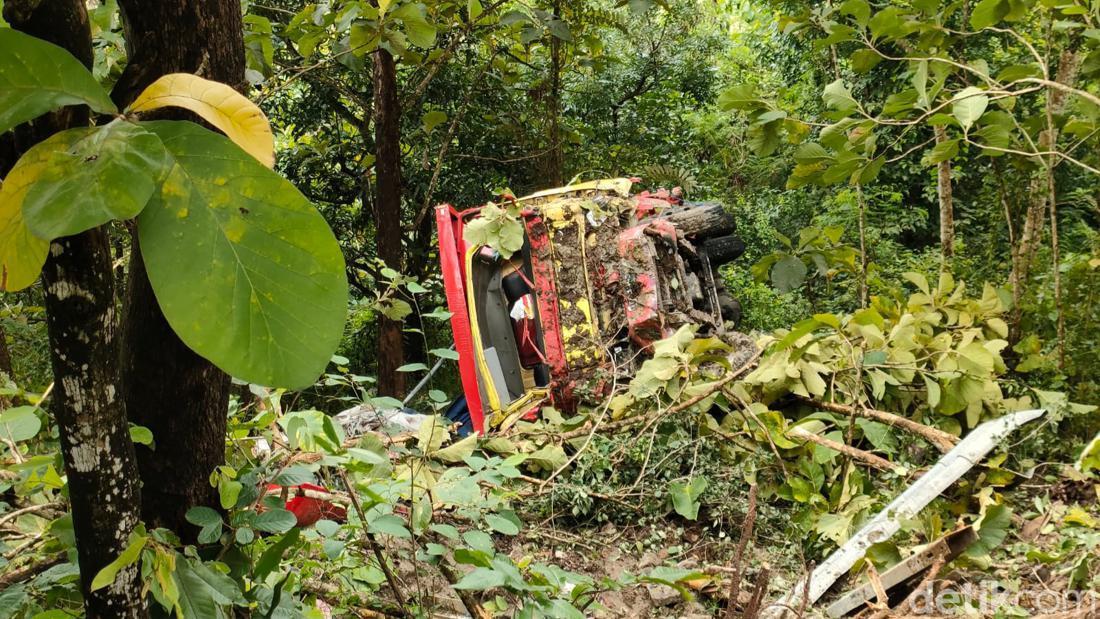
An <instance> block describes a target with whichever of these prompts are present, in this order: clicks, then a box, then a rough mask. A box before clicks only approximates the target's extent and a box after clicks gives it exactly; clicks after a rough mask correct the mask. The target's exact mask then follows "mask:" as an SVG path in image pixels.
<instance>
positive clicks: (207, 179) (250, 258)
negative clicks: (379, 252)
mask: <svg viewBox="0 0 1100 619" xmlns="http://www.w3.org/2000/svg"><path fill="white" fill-rule="evenodd" d="M143 124H144V125H145V126H146V127H147V128H148V129H149V130H151V131H152V132H153V133H156V134H157V135H158V136H160V138H161V141H162V142H163V143H164V146H165V148H166V149H167V150H168V153H169V156H170V157H171V158H172V164H171V168H170V171H169V172H168V175H167V177H166V178H165V180H164V184H163V185H162V187H161V189H160V191H158V192H157V193H156V194H154V196H153V198H152V199H151V200H150V202H149V204H148V206H146V208H145V210H144V211H143V212H142V214H141V217H140V218H139V219H138V232H139V238H140V243H141V255H142V257H143V258H144V260H145V264H146V267H147V269H148V271H149V282H150V283H151V284H152V286H153V291H154V292H155V293H156V296H157V301H158V302H159V303H160V307H161V309H162V310H163V311H164V316H165V318H167V319H168V323H169V324H170V325H172V328H173V329H174V330H175V331H176V333H177V334H178V335H179V336H180V339H182V340H183V341H184V343H186V344H187V345H188V346H190V347H191V348H192V349H193V350H195V351H196V352H197V353H199V354H200V355H202V356H203V357H206V358H207V359H209V360H210V361H211V362H213V363H214V364H215V365H217V366H218V367H220V368H221V369H223V370H225V371H226V372H228V373H229V374H232V375H233V376H235V377H237V378H240V379H242V380H246V381H249V382H253V383H261V384H264V385H269V386H279V387H288V388H292V389H293V388H301V387H305V386H307V385H309V384H311V383H312V382H313V380H314V379H316V378H317V376H318V375H320V373H321V372H322V371H323V370H324V368H325V366H326V365H327V364H328V361H329V358H330V357H331V356H332V353H333V351H334V350H336V345H337V343H338V342H339V340H340V336H341V335H342V333H343V329H344V319H345V317H346V313H347V279H346V277H345V274H344V258H343V255H342V254H341V252H340V246H339V245H338V244H337V243H336V238H335V237H334V236H333V234H332V231H331V230H330V229H329V227H328V224H326V223H325V220H324V218H322V217H321V214H320V213H318V212H317V210H316V209H315V208H314V207H313V205H311V204H310V203H309V201H308V200H306V198H305V197H304V196H303V195H302V194H301V193H300V192H299V191H298V190H297V189H295V187H294V185H292V184H290V183H289V182H288V181H286V180H284V179H283V178H281V177H280V176H279V175H278V174H276V173H275V172H272V171H271V170H269V169H268V168H266V167H264V166H263V165H262V164H260V163H259V162H258V161H256V160H255V159H254V158H253V157H251V156H250V155H248V154H247V153H245V152H244V151H243V150H241V149H240V148H239V147H237V146H236V145H235V144H233V143H232V142H230V141H229V140H228V139H226V138H225V137H223V136H221V135H218V134H215V133H212V132H210V131H207V130H206V129H203V128H202V127H199V126H198V125H195V124H193V123H188V122H176V121H157V122H151V123H143Z"/></svg>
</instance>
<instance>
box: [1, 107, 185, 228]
mask: <svg viewBox="0 0 1100 619" xmlns="http://www.w3.org/2000/svg"><path fill="white" fill-rule="evenodd" d="M65 133H66V134H71V136H72V137H70V136H64V137H59V138H58V139H59V140H62V141H64V142H66V143H68V147H67V148H64V149H57V150H54V151H53V152H52V153H50V157H49V159H48V161H47V162H46V167H45V168H44V169H43V170H42V173H41V174H39V176H38V178H37V179H36V180H35V182H34V184H33V185H32V186H31V188H30V189H29V190H28V191H27V196H26V199H25V200H24V202H23V217H24V218H25V219H26V222H27V227H28V228H30V230H31V233H33V234H34V235H35V236H37V237H39V238H43V239H50V240H52V239H56V238H60V237H63V236H70V235H73V234H78V233H80V232H84V231H85V230H90V229H92V228H95V227H96V226H99V225H102V224H105V223H107V222H109V221H113V220H124V219H131V218H133V217H136V216H137V215H138V213H140V212H141V210H142V209H143V208H145V205H146V203H148V202H149V198H151V197H152V195H153V192H155V191H156V189H157V186H158V185H159V184H160V181H161V180H162V178H163V177H164V174H165V173H166V172H167V168H168V153H166V152H165V150H164V145H163V144H161V142H160V138H158V137H157V136H156V135H154V134H152V133H149V132H148V131H146V130H145V129H144V128H143V127H140V126H138V125H136V124H134V123H130V122H125V121H121V120H116V121H114V122H112V123H109V124H107V125H105V126H103V127H98V128H94V129H91V128H81V129H70V130H69V131H66V132H65ZM72 138H75V139H72Z"/></svg>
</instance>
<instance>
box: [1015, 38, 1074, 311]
mask: <svg viewBox="0 0 1100 619" xmlns="http://www.w3.org/2000/svg"><path fill="white" fill-rule="evenodd" d="M1080 66H1081V57H1080V55H1079V54H1078V53H1077V51H1076V50H1072V49H1067V50H1064V51H1063V52H1062V54H1061V56H1060V57H1059V61H1058V72H1057V74H1056V76H1055V78H1054V79H1055V81H1057V82H1060V83H1062V84H1067V85H1071V86H1072V85H1073V83H1074V82H1075V81H1076V80H1077V72H1078V70H1079V69H1080ZM1047 98H1048V99H1047V101H1048V107H1047V109H1048V111H1049V113H1050V114H1051V115H1053V116H1057V115H1058V114H1061V113H1062V111H1063V110H1064V109H1065V106H1066V101H1067V99H1068V95H1067V94H1066V93H1065V92H1063V91H1061V90H1057V89H1053V88H1048V89H1047ZM1057 142H1058V136H1057V130H1056V129H1054V128H1053V127H1052V126H1051V127H1048V128H1047V129H1046V130H1044V131H1043V132H1042V133H1040V134H1039V144H1038V147H1039V150H1041V151H1049V150H1053V148H1054V147H1055V146H1056V145H1057ZM1045 168H1046V169H1045V170H1044V174H1042V175H1037V176H1035V177H1034V178H1032V180H1031V182H1030V184H1029V186H1028V195H1029V196H1031V202H1030V204H1028V207H1027V211H1026V213H1025V215H1024V222H1023V226H1022V227H1021V230H1020V241H1019V243H1018V244H1016V245H1015V246H1013V248H1012V274H1011V275H1010V279H1011V284H1012V286H1013V287H1014V288H1018V289H1019V290H1020V296H1021V297H1022V296H1023V294H1024V293H1025V292H1026V290H1027V284H1028V276H1029V275H1030V272H1031V263H1032V261H1033V260H1034V259H1035V254H1036V252H1037V251H1038V250H1039V246H1040V245H1041V244H1042V240H1043V228H1044V227H1045V226H1044V222H1045V221H1046V214H1047V209H1048V208H1049V207H1050V198H1051V196H1052V195H1053V192H1051V190H1050V183H1051V182H1052V179H1050V178H1048V175H1050V174H1053V173H1054V172H1053V168H1052V167H1050V166H1049V165H1047V166H1045ZM1052 230H1053V227H1052ZM1021 311H1022V310H1021V308H1020V307H1019V305H1017V306H1016V307H1015V308H1014V309H1013V313H1012V325H1011V327H1012V330H1013V331H1014V332H1017V331H1018V330H1019V323H1020V312H1021Z"/></svg>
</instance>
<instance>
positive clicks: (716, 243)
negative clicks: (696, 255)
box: [703, 234, 745, 267]
mask: <svg viewBox="0 0 1100 619" xmlns="http://www.w3.org/2000/svg"><path fill="white" fill-rule="evenodd" d="M703 251H705V252H706V253H707V257H708V258H710V264H711V266H715V267H717V266H721V265H723V264H726V263H727V262H733V261H734V260H736V259H738V258H740V257H741V254H743V253H745V242H744V241H742V240H741V237H739V236H737V235H735V234H730V235H727V236H719V237H713V238H709V239H704V240H703Z"/></svg>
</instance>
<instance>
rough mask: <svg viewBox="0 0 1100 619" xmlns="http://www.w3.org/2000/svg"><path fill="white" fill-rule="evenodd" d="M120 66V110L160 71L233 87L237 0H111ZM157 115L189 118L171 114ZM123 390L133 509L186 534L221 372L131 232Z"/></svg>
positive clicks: (222, 395) (214, 423)
mask: <svg viewBox="0 0 1100 619" xmlns="http://www.w3.org/2000/svg"><path fill="white" fill-rule="evenodd" d="M119 9H120V11H121V14H122V23H123V27H124V29H125V34H126V47H127V55H128V57H129V64H128V65H127V66H126V70H125V71H124V72H123V74H122V76H121V78H120V79H119V82H118V83H117V84H116V85H115V89H114V91H113V92H112V93H111V94H112V97H113V98H114V99H115V102H116V103H117V104H118V105H119V107H120V108H121V107H123V106H125V105H126V104H128V103H129V102H131V101H133V99H134V98H135V97H136V96H137V95H138V94H139V93H140V92H141V91H142V90H143V89H144V88H145V87H146V86H148V85H149V84H150V83H152V82H153V81H154V80H155V79H157V78H158V77H160V76H161V75H164V74H166V73H177V72H180V73H195V74H197V75H201V76H202V77H205V78H207V79H212V80H217V81H219V82H224V83H226V84H229V85H230V86H234V87H236V88H238V89H239V88H240V87H241V86H242V85H243V82H244V41H243V32H244V30H243V25H242V22H241V6H240V2H238V1H237V0H158V1H157V2H143V1H141V0H119ZM159 117H163V118H177V119H178V118H194V117H191V116H188V115H186V114H185V113H180V112H170V113H165V114H163V115H160V116H159ZM122 371H123V385H122V386H123V397H124V398H125V400H126V406H127V409H128V410H129V413H130V419H131V421H133V422H134V423H137V424H140V425H143V426H146V427H148V428H149V429H150V430H152V432H153V438H154V440H155V443H156V447H155V451H154V450H152V449H149V448H148V447H144V446H139V447H138V450H137V451H138V462H139V465H140V468H141V480H142V483H143V484H144V489H143V493H142V496H143V502H142V516H143V518H144V519H145V520H146V522H147V523H148V525H149V526H150V527H167V528H170V529H173V530H174V531H176V532H177V533H180V534H181V536H182V537H183V539H184V540H186V541H191V540H193V539H194V536H195V535H196V534H197V529H195V528H194V527H193V526H191V525H189V524H188V523H187V522H186V520H185V519H184V514H185V513H186V512H187V510H188V509H189V508H190V507H192V506H194V505H210V506H214V507H216V506H217V505H218V502H217V493H216V491H215V490H214V489H213V488H211V486H210V481H209V477H210V473H211V471H213V470H214V468H215V467H216V466H218V465H220V464H221V463H223V462H224V461H225V429H226V412H227V410H228V402H229V377H228V376H226V374H225V373H224V372H222V371H221V370H219V369H217V368H216V367H214V366H213V365H212V364H211V363H210V362H208V361H206V360H205V359H203V358H202V357H200V356H198V355H197V354H195V353H194V352H193V351H192V350H191V349H189V348H188V347H187V346H186V345H185V344H184V343H183V342H182V341H180V339H179V337H177V336H176V334H175V332H174V331H173V330H172V328H171V327H170V326H169V325H168V321H167V320H165V318H164V314H163V313H162V312H161V310H160V306H159V305H158V304H157V300H156V297H155V296H154V294H153V289H152V287H151V286H150V285H149V278H148V277H147V275H146V272H145V264H144V263H143V262H142V259H141V253H140V251H139V246H138V239H137V235H136V234H134V235H133V251H132V252H131V258H130V272H129V277H128V286H127V296H126V300H125V309H124V316H123V353H122Z"/></svg>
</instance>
